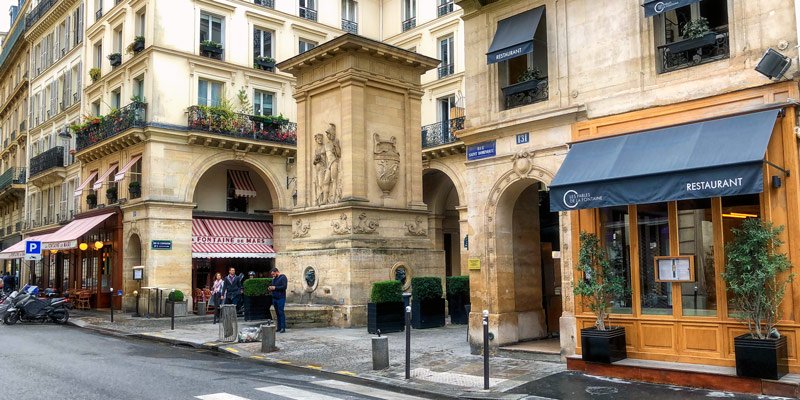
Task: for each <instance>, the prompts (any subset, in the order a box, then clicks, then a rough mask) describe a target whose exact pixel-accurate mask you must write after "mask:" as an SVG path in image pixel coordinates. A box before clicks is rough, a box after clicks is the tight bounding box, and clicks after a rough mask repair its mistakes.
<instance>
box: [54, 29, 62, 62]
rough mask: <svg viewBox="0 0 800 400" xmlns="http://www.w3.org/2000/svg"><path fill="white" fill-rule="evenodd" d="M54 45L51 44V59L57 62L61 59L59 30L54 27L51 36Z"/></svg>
mask: <svg viewBox="0 0 800 400" xmlns="http://www.w3.org/2000/svg"><path fill="white" fill-rule="evenodd" d="M53 38H54V41H55V42H54V43H53V59H54V60H58V59H59V58H61V28H60V27H59V26H58V25H56V30H55V33H54V35H53Z"/></svg>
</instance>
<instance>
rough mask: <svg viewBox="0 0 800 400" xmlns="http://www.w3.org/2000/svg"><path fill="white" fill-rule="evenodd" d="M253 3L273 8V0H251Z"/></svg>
mask: <svg viewBox="0 0 800 400" xmlns="http://www.w3.org/2000/svg"><path fill="white" fill-rule="evenodd" d="M253 3H254V4H257V5H259V6H262V7H267V8H275V0H253Z"/></svg>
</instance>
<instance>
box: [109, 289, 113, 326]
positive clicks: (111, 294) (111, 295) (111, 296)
mask: <svg viewBox="0 0 800 400" xmlns="http://www.w3.org/2000/svg"><path fill="white" fill-rule="evenodd" d="M109 295H110V296H109V297H110V298H111V322H112V323H113V322H114V288H113V287H112V288H111V293H109Z"/></svg>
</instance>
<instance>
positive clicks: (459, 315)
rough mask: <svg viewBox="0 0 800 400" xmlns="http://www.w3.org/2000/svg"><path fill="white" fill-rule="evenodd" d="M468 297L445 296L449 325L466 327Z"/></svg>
mask: <svg viewBox="0 0 800 400" xmlns="http://www.w3.org/2000/svg"><path fill="white" fill-rule="evenodd" d="M467 305H469V296H464V295H461V296H447V309H448V312H449V313H450V323H451V324H454V325H466V324H468V323H469V312H468V311H467Z"/></svg>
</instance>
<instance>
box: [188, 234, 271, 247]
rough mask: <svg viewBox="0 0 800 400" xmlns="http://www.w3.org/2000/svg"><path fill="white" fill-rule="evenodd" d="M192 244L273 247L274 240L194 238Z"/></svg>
mask: <svg viewBox="0 0 800 400" xmlns="http://www.w3.org/2000/svg"><path fill="white" fill-rule="evenodd" d="M192 243H204V244H266V245H272V239H269V238H263V237H228V236H192Z"/></svg>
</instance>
